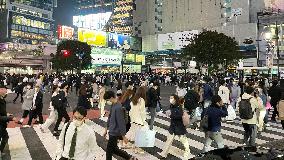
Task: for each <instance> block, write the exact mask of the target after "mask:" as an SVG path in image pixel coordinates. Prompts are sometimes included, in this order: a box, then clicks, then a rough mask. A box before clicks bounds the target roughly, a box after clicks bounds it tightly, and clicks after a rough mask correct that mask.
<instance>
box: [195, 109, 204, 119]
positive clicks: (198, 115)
mask: <svg viewBox="0 0 284 160" xmlns="http://www.w3.org/2000/svg"><path fill="white" fill-rule="evenodd" d="M202 111H203V109H202V107H201V106H199V107H197V108H196V109H195V111H194V117H195V118H196V119H197V120H201V114H202Z"/></svg>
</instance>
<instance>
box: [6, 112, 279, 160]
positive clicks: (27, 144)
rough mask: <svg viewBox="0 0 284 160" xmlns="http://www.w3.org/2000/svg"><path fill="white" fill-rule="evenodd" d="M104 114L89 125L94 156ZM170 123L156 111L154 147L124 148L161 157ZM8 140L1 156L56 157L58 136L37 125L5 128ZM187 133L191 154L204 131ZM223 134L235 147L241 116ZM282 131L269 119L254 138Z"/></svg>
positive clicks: (177, 147)
mask: <svg viewBox="0 0 284 160" xmlns="http://www.w3.org/2000/svg"><path fill="white" fill-rule="evenodd" d="M106 121H107V119H106V118H103V119H93V120H92V122H91V123H89V125H91V126H92V127H93V129H94V132H95V133H96V139H97V143H98V147H97V148H96V152H98V154H97V155H98V156H97V159H98V160H104V159H105V150H106V144H107V140H106V139H105V138H104V137H103V132H104V127H105V126H106ZM169 125H170V119H169V118H168V117H167V116H166V115H165V114H163V113H158V114H157V117H156V119H155V123H154V130H155V131H156V132H157V133H156V140H155V147H153V148H143V150H144V151H145V153H144V154H136V153H134V151H132V150H131V149H126V151H127V152H128V153H129V154H131V155H134V156H136V157H137V158H138V159H139V160H158V159H161V158H162V157H160V156H159V154H158V152H161V151H162V149H163V147H164V146H165V142H166V140H167V136H168V128H169ZM7 130H8V134H9V137H10V138H9V141H8V145H7V147H6V150H5V153H7V154H6V155H5V156H4V158H3V159H7V160H51V159H55V155H56V148H57V139H56V137H54V136H53V135H52V133H51V132H47V133H42V132H41V131H40V129H39V127H37V126H34V127H32V128H19V127H16V128H8V129H7ZM187 131H188V133H187V137H188V140H189V144H190V151H191V157H190V158H192V157H194V156H195V155H197V154H199V153H200V152H201V150H202V148H203V141H204V133H203V132H201V131H198V130H193V129H190V128H188V129H187ZM221 133H222V136H223V138H224V144H225V145H227V146H230V147H236V146H240V145H242V138H243V128H242V124H241V123H240V119H239V118H237V119H236V120H234V121H233V122H223V123H222V130H221ZM283 133H284V131H283V130H282V127H281V125H279V124H278V123H270V127H267V131H265V132H262V133H261V135H260V136H259V137H258V138H257V139H256V143H257V144H258V145H261V144H264V143H267V142H271V141H274V140H279V139H283V138H284V134H283ZM214 148H216V145H214V144H213V145H212V147H211V148H210V149H214ZM183 149H184V148H183V145H182V143H181V142H179V141H178V138H176V139H175V140H174V141H173V144H172V147H171V148H170V151H169V155H168V157H167V159H170V160H178V159H181V157H182V155H183ZM113 159H117V160H120V159H121V158H119V157H116V156H115V157H113Z"/></svg>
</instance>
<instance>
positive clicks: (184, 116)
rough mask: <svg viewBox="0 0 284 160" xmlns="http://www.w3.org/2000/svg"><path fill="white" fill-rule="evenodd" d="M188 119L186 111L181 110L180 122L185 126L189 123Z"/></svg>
mask: <svg viewBox="0 0 284 160" xmlns="http://www.w3.org/2000/svg"><path fill="white" fill-rule="evenodd" d="M189 119H190V116H189V115H188V113H187V112H186V111H183V115H182V123H183V125H184V126H185V127H186V126H188V125H189V123H190V121H189Z"/></svg>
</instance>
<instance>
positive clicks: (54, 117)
mask: <svg viewBox="0 0 284 160" xmlns="http://www.w3.org/2000/svg"><path fill="white" fill-rule="evenodd" d="M59 91H60V87H59V86H58V85H54V86H53V88H52V96H51V101H50V107H49V110H50V113H49V116H48V118H47V119H46V121H45V122H44V124H42V125H40V126H39V127H40V130H41V131H42V132H47V131H48V127H49V126H51V124H53V123H56V121H57V118H58V112H57V110H56V107H55V106H54V104H52V102H53V103H55V101H56V98H57V97H55V96H57V95H58V94H59Z"/></svg>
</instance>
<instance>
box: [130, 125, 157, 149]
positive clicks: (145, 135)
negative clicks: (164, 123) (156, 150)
mask: <svg viewBox="0 0 284 160" xmlns="http://www.w3.org/2000/svg"><path fill="white" fill-rule="evenodd" d="M135 135H136V136H135V146H136V147H154V146H155V139H156V138H155V136H156V131H153V130H150V129H149V128H148V127H142V128H141V129H139V130H137V131H136V134H135Z"/></svg>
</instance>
